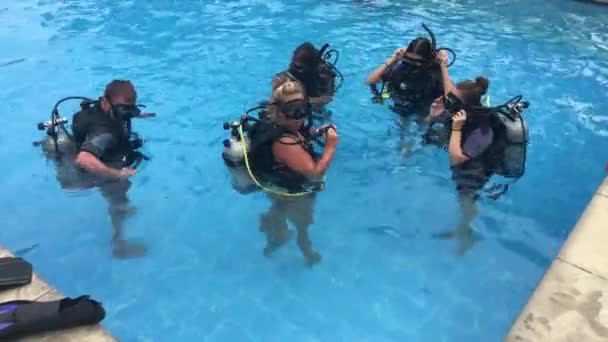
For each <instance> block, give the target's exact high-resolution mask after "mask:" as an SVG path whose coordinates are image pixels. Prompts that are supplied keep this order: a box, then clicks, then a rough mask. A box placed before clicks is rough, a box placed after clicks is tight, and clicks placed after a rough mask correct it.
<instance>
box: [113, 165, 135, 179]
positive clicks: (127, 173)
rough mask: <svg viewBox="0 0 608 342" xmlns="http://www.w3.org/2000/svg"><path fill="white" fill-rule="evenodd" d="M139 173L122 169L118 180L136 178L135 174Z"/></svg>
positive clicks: (129, 169) (125, 168) (126, 168)
mask: <svg viewBox="0 0 608 342" xmlns="http://www.w3.org/2000/svg"><path fill="white" fill-rule="evenodd" d="M136 173H137V171H136V170H134V169H131V168H128V167H123V168H122V169H120V170H119V171H118V175H117V176H118V178H119V179H127V178H129V177H131V176H135V174H136Z"/></svg>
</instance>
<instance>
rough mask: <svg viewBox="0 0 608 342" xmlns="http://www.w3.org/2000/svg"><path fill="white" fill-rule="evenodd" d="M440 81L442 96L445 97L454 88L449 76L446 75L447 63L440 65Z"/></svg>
mask: <svg viewBox="0 0 608 342" xmlns="http://www.w3.org/2000/svg"><path fill="white" fill-rule="evenodd" d="M441 79H442V80H443V95H445V96H447V95H448V93H449V92H450V91H452V88H453V87H454V84H453V83H452V80H451V79H450V75H449V74H448V64H447V62H446V63H443V62H442V63H441Z"/></svg>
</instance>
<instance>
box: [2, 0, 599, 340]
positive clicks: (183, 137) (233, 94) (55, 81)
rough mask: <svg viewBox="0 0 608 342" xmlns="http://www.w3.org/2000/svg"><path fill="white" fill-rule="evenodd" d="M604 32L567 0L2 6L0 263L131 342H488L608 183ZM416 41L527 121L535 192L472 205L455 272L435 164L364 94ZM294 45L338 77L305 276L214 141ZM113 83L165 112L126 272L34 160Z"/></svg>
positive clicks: (98, 209)
mask: <svg viewBox="0 0 608 342" xmlns="http://www.w3.org/2000/svg"><path fill="white" fill-rule="evenodd" d="M119 3H120V4H119ZM606 16H608V8H607V7H601V6H594V5H590V4H587V3H583V2H578V1H569V0H556V1H541V0H527V1H523V0H519V1H504V0H503V1H498V2H493V1H490V2H488V1H481V0H468V1H458V2H456V1H388V0H387V1H376V2H374V1H332V2H329V1H325V2H321V4H319V3H318V2H317V1H312V0H301V1H293V2H288V1H278V0H274V1H273V0H265V1H258V0H254V1H214V2H211V1H144V0H137V1H121V2H118V1H103V0H99V1H92V0H89V1H61V2H59V1H48V0H47V1H30V0H23V1H7V0H5V1H4V2H3V3H2V5H0V21H1V22H2V23H3V24H2V29H0V72H1V77H0V87H1V89H2V92H1V93H0V103H2V107H1V108H2V113H3V115H2V119H3V121H4V122H3V129H2V130H1V131H0V145H1V146H2V149H0V163H1V164H2V166H3V169H4V172H3V177H2V181H1V185H2V195H1V196H0V208H1V209H0V213H1V216H2V230H1V235H0V243H2V244H4V245H6V246H7V247H9V248H10V249H12V250H14V251H18V252H21V254H22V255H24V256H25V257H26V258H27V259H28V260H30V261H32V262H33V263H34V265H35V268H36V271H37V272H39V273H40V274H41V275H42V276H43V277H44V278H46V279H47V280H49V281H50V282H51V283H52V284H54V285H56V286H57V287H58V288H59V289H60V290H61V291H62V292H64V293H65V294H66V295H70V296H76V295H80V294H91V295H93V297H94V298H96V299H99V300H101V301H102V302H103V304H104V306H105V308H106V310H107V317H106V319H105V321H104V324H105V326H106V327H108V328H109V329H110V330H111V331H112V332H113V333H114V334H115V335H116V336H118V337H120V338H121V339H122V340H124V341H203V340H205V341H264V342H267V341H429V342H437V341H458V342H460V341H484V342H487V341H500V340H502V337H503V336H504V334H505V333H506V332H507V330H508V328H509V327H510V325H511V323H512V321H513V320H514V319H515V318H516V316H517V314H518V313H519V310H520V309H521V308H522V306H523V305H524V303H525V302H526V300H527V298H528V296H529V295H530V294H531V292H532V290H533V289H534V287H535V285H536V283H537V282H538V281H539V279H540V278H541V276H542V274H543V272H544V271H545V269H546V268H547V266H548V265H549V263H550V261H551V259H552V258H553V256H554V255H555V254H556V253H557V251H558V248H559V246H560V245H561V243H562V242H563V240H564V239H565V238H566V236H567V234H568V232H569V230H570V229H571V227H572V225H573V224H574V223H575V222H576V220H577V218H578V216H579V215H580V213H581V211H582V209H583V208H584V207H585V205H586V204H587V202H588V200H589V198H590V196H591V195H592V193H593V191H594V190H595V189H596V187H597V186H598V184H599V181H600V180H601V178H602V177H603V175H604V163H605V161H606V160H605V159H606V158H605V146H606V145H605V141H606V140H605V139H606V136H607V135H608V121H607V118H608V117H607V116H606V115H607V113H608V100H607V99H606V93H607V91H608V62H607V61H608V25H607V24H606V20H605V18H606ZM420 22H425V23H427V24H428V25H429V26H430V27H432V28H433V29H434V30H435V33H436V35H437V37H438V39H439V43H440V45H442V46H448V47H452V48H453V49H454V50H455V51H456V52H457V54H458V60H457V62H456V64H455V65H454V66H453V68H451V69H450V72H451V73H452V75H453V76H454V78H455V79H456V80H459V79H463V78H473V77H474V76H476V75H478V74H484V75H486V76H488V77H489V78H490V80H491V81H492V83H491V86H490V94H491V97H492V100H493V102H494V103H498V102H500V101H503V100H506V99H507V98H508V97H509V96H512V95H517V94H523V95H524V96H525V97H526V98H527V99H528V100H529V101H530V102H531V106H530V109H529V110H528V111H527V112H525V116H526V118H527V120H528V123H529V126H530V139H531V144H530V147H529V154H528V165H527V173H526V175H525V177H524V178H523V179H521V180H520V181H519V182H517V183H516V184H515V185H514V186H513V187H512V189H511V190H510V191H509V192H508V194H507V195H506V196H504V197H503V198H501V199H500V200H499V201H496V202H491V201H481V202H480V212H481V214H480V216H479V217H478V218H477V219H476V220H475V222H474V228H475V236H476V238H477V239H478V242H477V244H476V245H475V246H474V248H473V249H472V250H470V251H469V252H468V253H467V254H465V255H464V256H462V257H458V256H455V255H454V253H453V252H454V250H455V248H456V243H455V242H454V241H444V240H438V239H435V238H433V236H435V235H436V234H437V233H440V232H443V231H446V230H450V229H452V228H454V227H455V225H456V224H457V222H458V218H459V211H458V206H457V202H456V196H455V193H454V189H453V185H452V183H451V182H450V180H449V177H450V173H449V171H448V167H447V166H448V162H447V155H446V153H445V152H443V151H440V150H437V149H433V148H424V149H422V148H420V147H416V148H415V151H414V153H413V154H412V156H410V157H409V158H405V157H402V156H401V152H400V149H401V147H400V146H401V135H402V134H401V132H400V131H399V128H398V126H397V124H396V117H395V116H394V114H392V113H391V112H390V111H389V110H388V109H387V108H386V107H381V106H378V105H373V104H371V103H370V101H369V99H370V96H369V93H368V90H367V89H366V88H365V87H364V86H363V80H364V79H365V77H366V76H367V75H368V74H369V72H371V71H372V70H373V68H375V67H376V66H377V65H378V64H379V63H381V62H382V61H384V60H385V59H386V58H387V57H388V56H389V55H390V53H391V52H392V51H393V50H394V49H395V48H396V47H398V46H400V45H405V44H406V43H407V42H408V41H409V40H410V39H412V38H414V37H415V36H416V35H418V34H422V33H423V31H422V29H421V27H420V25H419V24H420ZM305 40H310V41H312V42H313V43H315V44H316V45H321V44H323V43H325V42H329V43H330V44H332V46H333V47H335V48H337V49H338V50H339V51H340V53H341V58H340V61H339V64H338V66H339V67H340V69H341V71H342V72H343V73H344V75H345V76H346V77H345V84H344V86H343V88H342V89H341V90H340V93H339V95H338V96H337V97H336V99H335V101H334V102H333V103H332V104H331V105H330V109H331V110H332V111H333V113H334V119H335V121H336V122H337V124H338V127H339V132H340V138H341V140H340V145H339V150H338V152H337V154H336V158H335V160H334V162H333V165H332V167H331V169H330V170H329V172H328V174H327V181H328V187H327V189H326V191H325V192H324V193H322V194H321V195H320V196H319V201H318V203H317V208H316V212H315V220H316V222H315V224H314V225H313V226H312V227H311V230H310V234H311V239H312V242H313V246H314V247H315V249H317V250H318V251H319V252H320V253H321V254H322V256H323V260H322V262H321V264H319V265H318V266H316V267H315V268H313V269H309V268H307V267H306V266H305V265H304V262H303V259H302V256H301V254H300V252H299V250H298V248H297V246H296V244H295V241H292V242H291V243H290V244H288V245H287V246H285V247H284V248H282V249H281V250H280V251H278V252H277V253H276V254H275V255H273V256H272V257H270V258H265V257H263V256H262V249H263V247H264V244H265V239H264V236H263V235H262V234H261V233H260V232H259V231H258V220H259V215H260V214H261V213H262V212H264V210H265V209H266V208H267V206H268V200H267V198H266V197H265V196H264V195H263V194H262V193H256V194H253V195H248V196H243V195H240V194H238V193H236V192H235V191H233V190H232V188H231V186H230V181H229V178H228V174H227V172H226V170H225V167H224V164H223V163H222V161H221V159H220V153H221V149H222V146H221V141H222V139H224V138H225V136H226V132H225V131H223V130H222V128H221V124H222V122H224V121H226V120H230V119H234V118H235V117H237V116H238V115H240V114H241V113H242V111H243V110H244V109H246V108H247V107H248V106H251V105H253V104H255V103H256V102H257V101H258V100H260V99H262V98H265V97H267V96H268V94H269V91H270V77H271V76H272V75H273V74H274V73H276V72H278V71H280V70H282V69H284V68H285V67H286V66H287V64H288V60H289V58H290V56H291V52H292V50H293V49H294V48H295V47H296V46H297V45H298V44H299V43H301V42H303V41H305ZM112 78H129V79H132V80H133V81H134V83H135V85H136V87H137V89H138V92H139V99H140V101H141V102H142V103H145V104H147V105H148V108H149V109H150V110H152V111H155V112H157V113H158V114H159V116H158V117H157V118H156V119H154V120H149V121H138V122H136V130H137V131H139V132H140V133H141V134H143V135H144V136H145V137H146V138H147V139H148V143H147V145H146V148H145V149H146V151H148V152H149V153H150V154H151V155H152V156H153V157H154V158H153V160H152V161H151V162H149V163H147V164H146V165H145V166H144V168H143V169H142V170H141V171H140V173H139V174H138V175H137V177H135V178H134V180H133V181H134V186H133V188H132V190H131V192H130V195H131V199H132V201H133V204H134V205H136V206H137V208H138V212H137V215H135V216H134V217H133V218H132V219H131V220H130V221H129V224H128V231H127V237H128V238H129V239H132V240H137V241H141V242H143V243H145V244H147V246H148V248H149V252H148V255H147V256H146V257H145V258H141V259H133V260H126V261H124V260H122V261H121V260H116V259H113V258H112V257H111V248H110V234H111V230H110V222H109V217H108V215H107V211H106V210H107V209H106V204H105V202H104V201H103V199H102V198H101V196H100V195H99V193H98V192H96V191H86V192H83V193H74V192H68V193H66V192H64V191H63V190H61V188H60V187H59V185H58V184H57V182H56V180H55V170H54V167H53V164H51V163H49V162H46V161H45V159H44V158H43V156H42V154H41V152H40V150H39V149H37V148H34V147H32V144H31V142H32V141H34V140H36V139H38V138H39V137H40V136H41V133H40V132H38V131H36V130H35V123H36V122H38V121H41V120H44V119H46V118H47V117H48V115H49V112H50V109H51V107H52V105H53V104H54V102H55V101H56V100H57V99H58V98H60V97H63V96H69V95H85V96H90V97H96V96H99V95H100V94H101V93H102V90H103V86H104V85H105V83H106V82H107V81H109V80H111V79H112ZM75 108H76V107H75V104H74V103H72V104H71V106H70V105H66V106H65V107H62V114H63V115H71V111H72V110H74V109H75ZM30 247H33V248H30Z"/></svg>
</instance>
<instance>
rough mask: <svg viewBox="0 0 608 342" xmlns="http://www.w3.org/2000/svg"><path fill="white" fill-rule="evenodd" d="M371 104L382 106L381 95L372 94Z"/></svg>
mask: <svg viewBox="0 0 608 342" xmlns="http://www.w3.org/2000/svg"><path fill="white" fill-rule="evenodd" d="M372 103H375V104H384V99H383V98H382V95H380V94H374V96H372Z"/></svg>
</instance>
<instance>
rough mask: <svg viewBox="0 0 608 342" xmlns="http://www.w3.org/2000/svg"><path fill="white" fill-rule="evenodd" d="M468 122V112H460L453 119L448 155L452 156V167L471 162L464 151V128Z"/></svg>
mask: <svg viewBox="0 0 608 342" xmlns="http://www.w3.org/2000/svg"><path fill="white" fill-rule="evenodd" d="M466 120H467V112H466V111H464V110H459V111H458V112H457V113H456V114H455V115H454V116H453V117H452V134H450V145H449V147H448V153H449V155H450V166H455V165H459V164H462V163H464V162H466V161H467V160H469V157H468V156H467V155H466V154H464V151H463V150H462V144H461V142H462V128H463V126H464V123H465V121H466Z"/></svg>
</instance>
